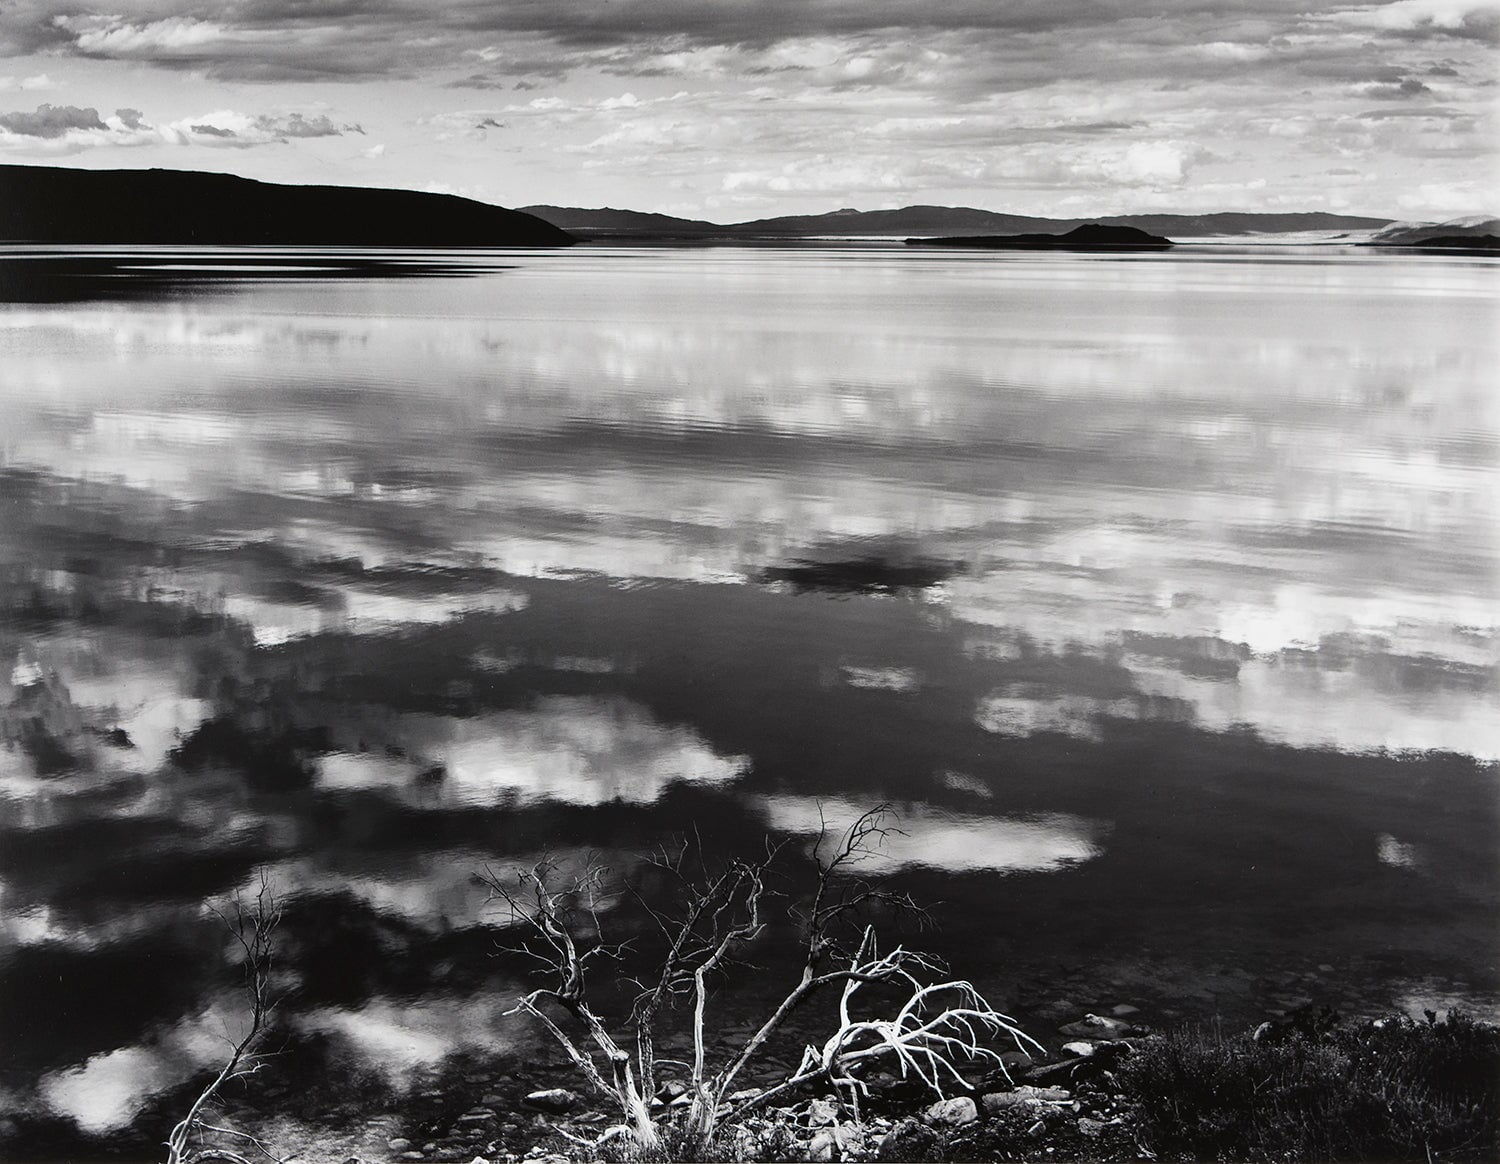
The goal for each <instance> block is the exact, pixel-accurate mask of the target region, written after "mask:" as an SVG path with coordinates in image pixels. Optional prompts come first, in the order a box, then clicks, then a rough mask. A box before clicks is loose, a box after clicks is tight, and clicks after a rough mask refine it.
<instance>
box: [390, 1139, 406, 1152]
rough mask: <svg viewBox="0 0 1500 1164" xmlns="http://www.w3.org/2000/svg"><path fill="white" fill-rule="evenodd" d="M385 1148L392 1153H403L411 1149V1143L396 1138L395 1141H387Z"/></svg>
mask: <svg viewBox="0 0 1500 1164" xmlns="http://www.w3.org/2000/svg"><path fill="white" fill-rule="evenodd" d="M385 1146H386V1147H387V1148H389V1149H390V1150H391V1151H392V1152H405V1151H408V1150H409V1149H410V1148H411V1141H410V1140H407V1139H404V1138H403V1137H401V1136H397V1137H396V1138H395V1139H391V1140H387V1141H386V1142H385Z"/></svg>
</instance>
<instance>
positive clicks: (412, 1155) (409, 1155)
mask: <svg viewBox="0 0 1500 1164" xmlns="http://www.w3.org/2000/svg"><path fill="white" fill-rule="evenodd" d="M401 1159H403V1160H425V1159H427V1157H426V1155H424V1154H423V1153H421V1152H416V1151H413V1152H402V1153H401Z"/></svg>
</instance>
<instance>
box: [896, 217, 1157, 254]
mask: <svg viewBox="0 0 1500 1164" xmlns="http://www.w3.org/2000/svg"><path fill="white" fill-rule="evenodd" d="M906 245H907V246H919V247H985V248H987V249H990V250H1021V251H1164V250H1166V249H1167V248H1168V247H1171V246H1175V245H1176V244H1175V243H1174V242H1173V241H1172V240H1171V239H1169V238H1162V237H1161V236H1160V235H1155V234H1148V233H1147V232H1146V231H1144V230H1138V229H1137V228H1135V227H1133V226H1103V225H1101V224H1099V223H1097V222H1089V223H1085V224H1084V225H1083V226H1079V227H1075V228H1074V229H1073V230H1070V231H1068V232H1067V233H1066V234H979V235H958V236H948V237H942V238H909V239H907V240H906Z"/></svg>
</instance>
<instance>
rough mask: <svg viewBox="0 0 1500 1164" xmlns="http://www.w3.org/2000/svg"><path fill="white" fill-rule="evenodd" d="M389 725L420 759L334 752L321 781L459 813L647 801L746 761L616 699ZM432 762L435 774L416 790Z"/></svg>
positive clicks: (738, 770)
mask: <svg viewBox="0 0 1500 1164" xmlns="http://www.w3.org/2000/svg"><path fill="white" fill-rule="evenodd" d="M399 728H400V734H401V738H403V739H404V740H405V741H406V746H407V749H408V750H409V751H410V752H411V754H412V755H413V756H416V757H420V760H415V759H414V760H393V759H391V758H390V757H387V756H376V755H367V754H348V753H344V754H338V755H334V756H329V757H325V758H324V759H323V760H322V761H320V764H321V772H322V776H321V782H322V783H323V784H324V786H326V787H331V788H345V789H348V788H384V789H387V790H394V791H396V792H397V794H398V795H403V796H406V797H409V798H413V799H417V798H420V799H424V800H430V799H431V798H432V797H434V796H435V797H437V799H438V801H439V802H440V803H444V804H448V805H463V806H466V807H489V806H495V805H502V804H542V803H547V802H552V803H560V804H577V805H600V804H608V803H611V802H622V803H625V804H650V803H652V802H653V801H655V800H656V799H657V798H658V797H659V796H661V794H662V793H663V792H664V791H665V790H666V789H667V788H668V787H670V786H671V785H673V784H677V783H688V784H727V783H729V782H731V781H733V780H736V779H738V778H739V777H740V776H742V775H743V774H744V773H745V771H746V768H747V766H748V764H749V761H748V759H747V758H746V757H744V756H724V755H720V754H719V753H717V752H715V751H714V750H713V749H712V748H711V747H709V745H708V744H706V743H705V742H704V741H703V740H702V739H701V738H699V737H698V736H697V734H696V733H694V732H693V731H692V730H691V729H690V728H686V727H678V726H672V725H667V724H662V723H659V722H657V721H656V720H655V719H654V718H653V717H652V716H651V713H650V712H649V711H647V710H646V709H645V708H643V707H641V706H639V705H637V704H635V703H632V702H630V701H629V700H626V699H620V698H609V699H602V698H592V697H585V696H550V697H546V698H543V699H540V700H538V701H537V703H536V705H535V706H534V707H531V708H527V709H525V710H516V711H502V712H497V713H494V714H491V715H486V716H480V717H476V718H473V719H456V718H451V717H446V716H407V717H404V718H403V719H402V720H401V722H400V725H399ZM434 765H440V766H441V772H440V773H437V772H434V777H433V779H432V781H431V782H430V783H429V784H428V785H426V786H425V787H424V786H422V785H421V784H420V782H419V780H418V777H419V776H421V774H422V773H423V772H424V771H432V770H433V766H434Z"/></svg>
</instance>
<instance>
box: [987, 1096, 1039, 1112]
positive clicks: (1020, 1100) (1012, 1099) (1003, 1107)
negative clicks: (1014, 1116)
mask: <svg viewBox="0 0 1500 1164" xmlns="http://www.w3.org/2000/svg"><path fill="white" fill-rule="evenodd" d="M979 1102H980V1104H981V1106H983V1108H984V1114H985V1115H988V1116H993V1115H999V1114H1000V1113H1001V1112H1003V1111H1012V1110H1014V1109H1016V1108H1024V1107H1030V1106H1031V1105H1032V1104H1033V1102H1034V1101H1033V1100H1030V1099H1027V1098H1026V1097H1025V1096H1024V1095H1017V1094H1016V1093H1015V1092H1014V1091H991V1092H990V1093H989V1094H987V1095H982V1096H980V1097H979Z"/></svg>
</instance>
